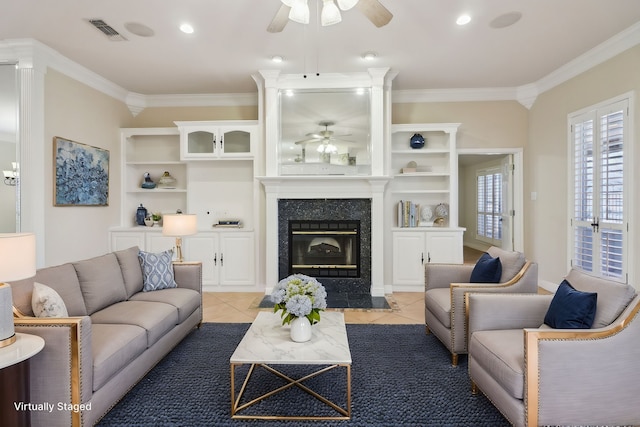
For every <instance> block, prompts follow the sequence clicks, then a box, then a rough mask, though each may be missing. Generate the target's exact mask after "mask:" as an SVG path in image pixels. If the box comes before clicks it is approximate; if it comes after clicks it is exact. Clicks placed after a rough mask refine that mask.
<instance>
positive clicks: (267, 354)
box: [229, 312, 351, 420]
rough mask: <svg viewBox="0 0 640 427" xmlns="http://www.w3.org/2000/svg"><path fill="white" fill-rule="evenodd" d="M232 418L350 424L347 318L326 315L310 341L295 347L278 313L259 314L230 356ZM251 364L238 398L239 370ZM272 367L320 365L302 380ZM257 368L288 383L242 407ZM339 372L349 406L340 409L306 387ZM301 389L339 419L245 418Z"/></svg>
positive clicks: (315, 326)
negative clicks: (258, 406)
mask: <svg viewBox="0 0 640 427" xmlns="http://www.w3.org/2000/svg"><path fill="white" fill-rule="evenodd" d="M229 362H230V364H231V417H232V418H237V419H249V418H250V419H324V420H348V419H350V418H351V352H350V351H349V341H348V339H347V328H346V326H345V323H344V315H343V314H342V313H339V312H323V313H322V314H321V320H320V322H319V323H317V324H315V325H314V326H313V335H312V337H311V340H310V341H308V342H305V343H296V342H293V341H291V338H290V337H289V327H288V326H282V320H281V318H280V315H279V313H270V312H260V313H258V316H257V317H256V319H255V321H254V322H253V323H252V324H251V327H250V328H249V330H248V331H247V333H246V334H245V336H244V338H242V341H240V344H238V347H237V348H236V350H235V351H234V352H233V355H231V359H230V361H229ZM245 364H250V365H251V367H250V368H249V372H248V373H247V375H246V378H245V380H244V383H243V384H242V387H241V388H240V390H239V391H238V393H237V394H236V384H235V377H236V367H238V366H240V365H245ZM272 365H318V370H316V371H314V372H313V373H311V374H308V375H305V376H304V377H302V378H299V379H293V378H290V377H289V376H288V375H286V374H284V373H282V372H279V371H278V370H276V369H274V368H273V366H272ZM256 368H264V369H266V370H267V371H269V372H271V373H273V374H274V375H276V376H278V377H280V378H282V379H284V380H285V381H286V382H287V383H286V384H285V385H284V386H281V387H278V388H276V389H274V390H272V391H270V392H268V393H266V394H264V395H262V396H260V397H258V398H255V399H253V400H251V401H249V402H245V403H243V401H242V397H243V394H244V392H245V390H246V389H247V384H248V383H249V379H250V377H251V374H252V373H253V372H254V370H255V369H256ZM336 368H344V369H345V371H346V390H347V393H346V394H347V395H346V405H345V407H342V406H339V405H337V404H335V403H333V402H331V401H330V400H328V399H326V398H325V397H323V396H321V395H319V394H318V393H316V392H315V391H313V390H311V389H310V388H309V387H307V386H305V385H304V384H303V382H304V381H306V380H308V379H310V378H314V377H316V376H318V375H320V374H322V373H325V372H328V371H330V370H333V369H336ZM293 386H295V387H298V388H300V389H301V390H304V391H305V392H307V393H309V394H310V395H311V396H313V397H315V398H316V399H318V400H320V401H321V402H323V403H325V404H327V405H328V406H330V407H331V408H333V409H334V410H335V411H336V412H337V413H338V414H339V415H336V416H314V415H308V416H287V415H269V414H266V415H242V414H239V412H240V411H242V410H244V409H246V408H248V407H249V406H252V405H254V404H255V403H258V402H260V401H262V400H264V399H266V398H268V397H270V396H273V395H274V394H276V393H279V392H281V391H283V390H286V389H288V388H290V387H293Z"/></svg>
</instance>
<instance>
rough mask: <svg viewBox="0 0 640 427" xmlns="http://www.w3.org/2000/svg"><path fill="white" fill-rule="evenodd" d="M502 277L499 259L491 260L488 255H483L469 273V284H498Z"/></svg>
mask: <svg viewBox="0 0 640 427" xmlns="http://www.w3.org/2000/svg"><path fill="white" fill-rule="evenodd" d="M501 276H502V263H501V262H500V257H495V258H491V255H489V254H488V253H486V252H485V253H483V254H482V256H481V257H480V259H479V260H478V262H476V266H475V267H473V271H472V272H471V279H469V282H471V283H499V282H500V277H501Z"/></svg>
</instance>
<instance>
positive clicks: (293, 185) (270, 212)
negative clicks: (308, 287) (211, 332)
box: [257, 176, 390, 297]
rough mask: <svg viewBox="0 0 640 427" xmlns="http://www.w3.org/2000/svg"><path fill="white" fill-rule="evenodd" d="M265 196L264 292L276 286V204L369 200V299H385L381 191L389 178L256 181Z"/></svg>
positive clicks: (317, 178)
mask: <svg viewBox="0 0 640 427" xmlns="http://www.w3.org/2000/svg"><path fill="white" fill-rule="evenodd" d="M257 179H258V180H259V181H260V182H262V185H263V186H264V189H265V194H266V201H265V202H266V206H265V210H266V218H265V221H266V227H265V234H266V236H265V237H266V242H265V243H266V266H265V267H266V268H265V270H266V282H267V283H266V289H265V293H266V294H270V293H271V291H272V290H273V287H274V286H275V285H276V284H277V283H278V280H279V277H278V200H279V199H355V198H364V199H370V200H371V296H374V297H382V296H384V268H383V266H384V232H383V230H384V215H383V211H384V188H385V186H386V184H387V182H389V180H390V178H389V177H383V176H378V177H373V176H296V177H267V176H264V177H258V178H257Z"/></svg>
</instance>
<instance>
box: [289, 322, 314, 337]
mask: <svg viewBox="0 0 640 427" xmlns="http://www.w3.org/2000/svg"><path fill="white" fill-rule="evenodd" d="M310 339H311V322H309V319H307V317H306V316H302V317H296V318H295V319H293V320H292V321H291V341H294V342H307V341H309V340H310Z"/></svg>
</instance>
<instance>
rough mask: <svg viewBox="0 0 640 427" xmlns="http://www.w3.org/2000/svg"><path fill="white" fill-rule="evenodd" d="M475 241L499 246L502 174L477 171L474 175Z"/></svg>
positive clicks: (500, 235)
mask: <svg viewBox="0 0 640 427" xmlns="http://www.w3.org/2000/svg"><path fill="white" fill-rule="evenodd" d="M476 184H477V191H476V199H477V215H476V218H477V222H478V224H477V229H476V230H477V231H476V239H478V240H481V241H484V242H487V243H489V244H492V245H496V246H500V241H501V240H502V207H503V206H502V173H501V172H499V169H486V170H479V171H478V172H477V175H476Z"/></svg>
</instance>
